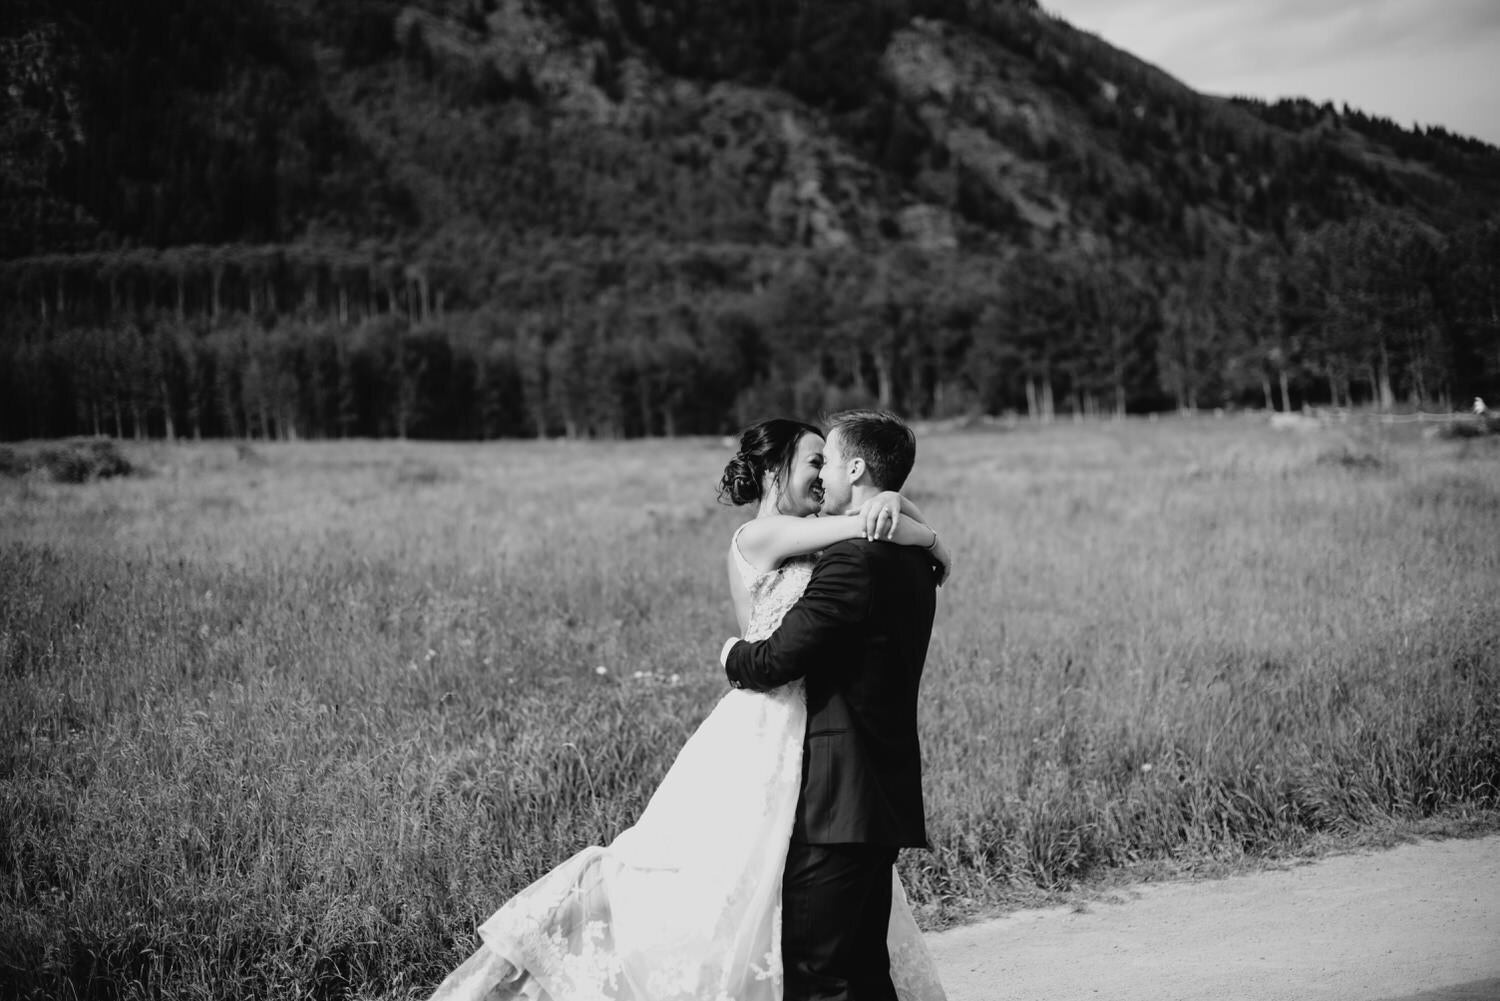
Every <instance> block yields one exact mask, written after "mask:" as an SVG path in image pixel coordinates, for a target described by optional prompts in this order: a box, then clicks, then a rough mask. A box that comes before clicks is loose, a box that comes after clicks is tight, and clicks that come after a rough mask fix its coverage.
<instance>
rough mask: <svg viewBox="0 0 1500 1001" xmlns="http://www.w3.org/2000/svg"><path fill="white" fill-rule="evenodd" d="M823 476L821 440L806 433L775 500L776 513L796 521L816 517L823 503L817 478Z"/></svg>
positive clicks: (798, 444)
mask: <svg viewBox="0 0 1500 1001" xmlns="http://www.w3.org/2000/svg"><path fill="white" fill-rule="evenodd" d="M822 472H823V439H822V438H820V437H819V436H817V435H815V434H813V433H811V432H809V433H807V434H804V435H803V436H802V437H801V438H800V439H798V441H797V453H796V455H795V456H793V457H792V465H791V468H790V469H788V470H787V472H786V475H785V476H784V477H783V478H782V482H781V485H780V491H779V493H778V495H777V497H776V510H777V511H779V512H780V513H781V514H791V515H796V516H798V517H801V516H802V515H808V514H816V513H817V512H818V509H819V507H821V506H822V502H823V484H822V482H821V481H820V480H819V478H818V477H819V475H820V474H821V473H822Z"/></svg>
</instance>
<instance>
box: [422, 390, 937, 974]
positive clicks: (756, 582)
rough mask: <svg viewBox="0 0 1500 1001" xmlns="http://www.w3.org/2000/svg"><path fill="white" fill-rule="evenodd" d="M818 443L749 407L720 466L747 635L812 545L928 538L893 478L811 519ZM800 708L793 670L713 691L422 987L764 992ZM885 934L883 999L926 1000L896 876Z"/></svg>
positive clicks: (735, 585)
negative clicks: (643, 797)
mask: <svg viewBox="0 0 1500 1001" xmlns="http://www.w3.org/2000/svg"><path fill="white" fill-rule="evenodd" d="M822 450H823V435H822V432H821V431H820V430H819V429H818V428H816V427H814V426H812V425H811V424H804V423H802V422H800V421H792V420H785V419H780V418H777V419H772V420H766V421H762V422H760V423H757V424H754V425H751V426H750V427H748V428H746V429H745V430H744V431H743V432H741V434H740V438H739V450H738V452H737V453H736V454H735V456H734V458H733V459H731V460H730V462H729V464H728V465H727V466H726V467H725V469H724V475H723V478H722V480H721V482H720V485H719V493H720V496H721V498H723V499H725V500H727V501H729V502H731V503H733V504H736V505H748V504H754V505H756V509H755V517H754V518H753V519H751V520H750V521H748V522H746V523H745V524H744V525H741V526H740V528H739V529H738V530H737V531H736V532H735V533H734V536H733V537H732V539H731V540H730V545H729V553H728V563H729V592H730V596H731V598H732V601H733V603H734V610H735V615H736V616H737V618H738V619H739V625H740V628H741V630H742V634H743V635H744V637H745V638H746V639H752V640H753V639H758V638H762V637H765V636H768V635H770V634H771V632H773V631H774V630H775V628H776V626H777V624H778V623H779V622H780V621H781V617H782V615H784V614H785V613H786V611H787V610H788V609H789V608H791V607H792V605H794V604H795V603H796V601H797V599H798V597H799V596H800V595H801V594H802V590H803V588H804V587H806V585H807V582H808V579H809V577H810V576H811V573H812V567H813V564H814V562H815V561H816V556H815V554H816V553H817V551H818V550H820V549H822V548H824V547H826V546H830V545H833V544H834V543H836V542H841V541H844V540H846V539H854V538H860V537H865V538H876V537H878V538H881V539H883V540H888V541H891V542H893V543H895V544H897V545H912V546H922V547H928V546H929V545H932V544H934V542H935V534H936V533H934V532H933V531H932V530H931V529H929V528H927V527H926V526H925V525H924V524H923V522H922V520H921V519H922V515H921V512H920V511H919V510H918V509H917V508H916V507H915V506H914V505H912V504H911V503H910V502H909V501H906V500H904V499H903V498H901V497H900V495H898V494H895V493H884V494H881V495H880V496H879V497H876V498H874V499H873V500H871V501H869V502H868V503H866V504H865V505H864V507H863V508H862V510H861V511H860V512H859V513H857V514H852V515H842V516H835V517H810V516H811V515H815V514H816V513H817V512H818V509H819V502H820V495H821V485H820V483H819V472H820V470H821V468H822V463H823V455H822ZM933 558H934V561H935V563H936V564H937V572H938V574H939V580H940V581H941V580H942V579H943V577H945V576H946V574H947V571H948V567H949V565H950V562H949V559H948V555H947V553H946V552H944V551H943V549H942V546H941V545H940V544H938V545H937V547H936V548H935V549H934V550H933ZM806 719H807V706H806V703H805V699H804V696H803V691H802V683H801V682H800V681H797V682H793V683H791V684H788V685H785V686H783V687H782V688H778V689H774V690H772V691H769V692H751V691H746V690H731V691H729V692H728V693H727V694H726V695H725V696H724V697H723V699H722V700H720V702H719V703H718V705H717V706H715V707H714V709H713V711H712V712H711V713H710V714H709V715H708V717H707V718H706V719H705V720H704V721H703V723H702V725H701V726H699V728H698V730H697V731H696V732H695V733H694V734H693V735H692V736H691V737H690V738H689V739H688V741H687V743H686V744H684V745H683V748H682V750H681V751H680V752H679V753H678V755H677V759H676V761H675V762H674V763H673V764H672V767H671V769H670V770H669V771H668V772H667V775H666V777H665V778H664V779H663V780H662V783H661V785H660V786H659V787H658V788H657V790H656V792H655V793H654V794H653V795H652V797H651V800H650V802H649V803H648V804H647V805H646V809H645V810H644V812H642V814H641V816H640V818H639V819H638V820H637V821H636V823H635V825H634V826H633V827H630V828H629V829H627V830H625V831H623V832H622V833H621V834H620V835H619V836H618V837H616V838H615V839H614V841H612V842H611V843H610V844H609V845H608V846H604V847H600V846H592V847H589V848H585V849H583V850H582V851H580V852H579V853H578V854H576V855H574V856H573V857H572V858H570V859H568V860H567V861H566V862H564V863H562V864H561V865H559V866H558V867H557V868H555V869H553V870H552V871H551V872H549V873H547V874H546V875H545V876H543V877H542V878H540V879H539V880H537V881H536V882H535V883H532V884H531V885H530V886H528V887H527V888H526V889H524V890H522V891H521V892H520V893H519V894H517V895H516V896H515V897H514V898H512V899H511V900H509V901H508V902H506V903H505V904H504V905H503V906H502V907H501V908H500V909H499V910H498V911H496V912H495V913H494V915H492V916H491V917H490V918H489V919H488V920H487V921H485V922H484V924H482V925H481V926H480V928H479V935H480V938H481V940H482V942H483V944H482V945H481V946H480V948H479V949H478V951H477V952H475V953H474V954H473V955H472V956H470V957H469V959H467V960H466V961H465V962H464V963H463V964H462V965H461V966H459V967H458V968H457V969H456V970H454V971H453V973H451V974H450V975H449V976H448V978H447V979H446V980H444V981H443V983H442V984H441V985H440V986H439V987H438V989H437V992H436V993H435V994H434V995H433V1001H510V999H514V998H526V999H532V1001H781V997H782V976H781V874H782V868H783V866H784V864H785V862H786V856H787V845H788V842H789V839H790V837H791V830H792V820H793V816H794V812H795V809H796V805H797V797H798V788H799V782H800V779H801V771H802V747H803V740H804V734H805V729H806ZM893 879H896V877H894V876H893ZM887 942H888V945H889V951H890V957H891V979H892V981H893V982H894V983H895V986H896V992H897V995H898V997H899V998H900V1001H943V997H944V995H943V990H942V987H941V985H940V983H939V981H938V977H937V972H936V970H935V969H934V968H933V966H932V961H931V959H930V958H929V956H928V954H927V950H926V947H925V946H924V945H923V943H922V939H921V934H920V933H919V931H918V930H917V926H916V923H915V921H914V920H913V918H912V914H911V908H910V906H909V905H908V904H907V901H906V896H905V894H904V892H902V889H901V885H900V881H899V879H896V884H895V886H894V888H893V893H892V903H891V919H890V927H889V933H888V936H887Z"/></svg>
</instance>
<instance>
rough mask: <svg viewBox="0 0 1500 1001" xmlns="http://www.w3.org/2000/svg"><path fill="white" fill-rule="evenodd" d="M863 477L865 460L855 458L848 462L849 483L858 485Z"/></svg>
mask: <svg viewBox="0 0 1500 1001" xmlns="http://www.w3.org/2000/svg"><path fill="white" fill-rule="evenodd" d="M863 475H865V460H864V459H861V458H860V457H859V456H855V457H854V458H852V459H850V460H849V482H850V483H858V482H859V478H860V477H861V476H863Z"/></svg>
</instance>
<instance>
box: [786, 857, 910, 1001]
mask: <svg viewBox="0 0 1500 1001" xmlns="http://www.w3.org/2000/svg"><path fill="white" fill-rule="evenodd" d="M895 861H896V849H894V848H888V847H886V846H884V845H803V844H797V843H796V842H793V843H792V845H791V846H790V848H789V850H788V851H787V857H786V871H785V873H784V874H783V876H782V884H781V962H782V970H783V976H784V977H785V980H784V983H785V992H784V993H785V997H786V998H787V999H788V1001H844V999H845V998H849V999H858V1001H896V988H895V987H894V986H893V985H892V984H891V974H890V969H891V957H890V955H889V954H888V953H887V952H886V945H885V943H886V929H887V928H888V926H889V925H890V915H891V866H892V864H894V863H895Z"/></svg>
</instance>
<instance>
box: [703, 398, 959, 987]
mask: <svg viewBox="0 0 1500 1001" xmlns="http://www.w3.org/2000/svg"><path fill="white" fill-rule="evenodd" d="M829 425H830V429H829V432H828V437H827V441H826V444H825V446H824V450H823V455H824V463H823V471H822V475H821V478H822V481H823V505H822V507H823V513H824V514H848V513H853V512H854V511H856V510H857V509H858V508H859V505H860V504H861V503H862V502H863V501H865V500H866V499H867V498H869V497H873V496H874V495H875V494H877V493H879V492H880V491H882V490H899V489H900V488H901V485H902V484H903V483H904V482H905V481H906V476H907V474H908V473H909V472H911V467H912V463H913V462H914V461H915V459H916V437H915V436H914V435H913V434H912V431H911V429H910V428H909V427H907V426H906V425H905V424H904V423H902V422H901V420H900V419H899V418H897V417H895V416H893V415H891V414H887V413H881V412H876V411H851V412H848V413H843V414H837V415H835V416H834V417H833V418H832V419H831V420H830V421H829ZM935 587H936V577H935V575H934V572H933V570H932V568H931V566H930V565H929V560H928V559H927V554H925V553H924V552H923V551H922V550H921V549H918V548H912V547H907V546H895V545H890V544H887V543H881V542H866V541H863V540H856V541H852V542H840V543H838V544H837V545H833V546H830V547H828V548H827V549H826V550H824V551H823V553H822V555H821V556H820V557H819V559H818V562H817V565H816V567H814V569H813V573H812V580H811V581H810V582H809V583H808V585H807V590H806V591H805V592H804V593H803V595H802V597H801V599H800V600H799V601H798V602H797V604H796V605H795V606H793V607H792V608H791V610H790V611H788V612H787V613H786V616H785V618H783V619H782V621H781V625H780V627H778V628H777V630H776V631H775V632H774V633H772V634H771V635H770V636H769V637H767V638H766V639H764V640H760V641H757V642H754V643H747V642H745V641H743V640H731V641H730V642H729V643H727V644H725V648H724V652H723V656H722V658H721V659H722V660H723V662H724V669H725V672H726V673H727V674H728V676H729V683H730V684H731V685H733V686H734V687H736V688H749V689H754V690H757V691H763V690H766V689H770V688H775V687H777V686H779V685H784V684H786V683H787V682H789V681H792V680H793V679H795V678H805V679H806V688H807V737H806V743H805V745H804V747H803V755H802V788H801V794H800V796H799V797H798V801H797V816H796V820H795V822H794V826H793V828H792V840H791V846H790V848H789V850H788V852H787V860H786V870H785V873H784V875H783V880H782V933H781V936H782V961H783V968H784V971H785V997H786V1001H895V998H896V991H895V988H894V987H893V986H892V984H891V975H890V957H889V955H888V954H887V952H886V928H887V925H888V924H889V921H890V909H891V883H892V877H891V867H892V865H893V864H894V863H895V861H896V852H897V850H898V849H900V848H903V847H923V846H925V845H926V843H927V832H926V826H925V821H924V817H923V812H922V759H921V750H920V748H919V747H918V744H917V688H918V685H919V683H920V681H921V679H922V664H923V661H924V660H925V659H926V656H927V641H928V638H929V637H930V636H931V634H932V615H933V609H934V606H935V599H934V590H935Z"/></svg>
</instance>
